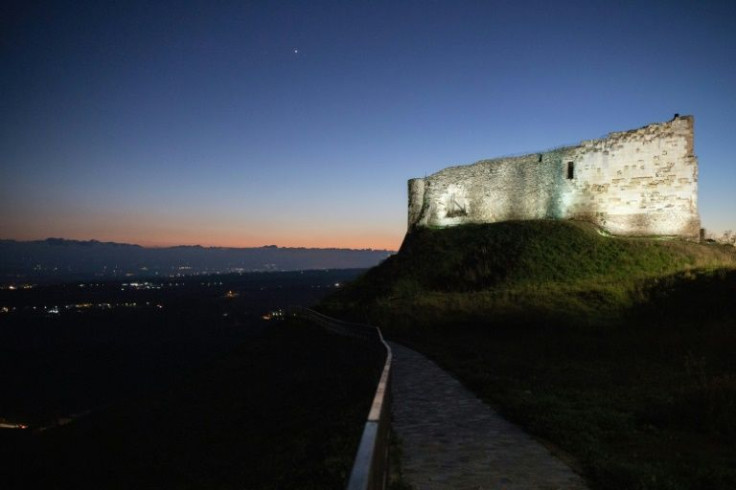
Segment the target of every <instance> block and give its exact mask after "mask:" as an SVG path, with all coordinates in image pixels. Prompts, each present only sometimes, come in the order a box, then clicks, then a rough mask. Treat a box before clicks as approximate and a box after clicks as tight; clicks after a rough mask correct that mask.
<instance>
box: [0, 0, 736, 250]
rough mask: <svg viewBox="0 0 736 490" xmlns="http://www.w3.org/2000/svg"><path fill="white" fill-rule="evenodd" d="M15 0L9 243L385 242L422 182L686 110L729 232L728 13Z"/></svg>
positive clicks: (731, 29)
mask: <svg viewBox="0 0 736 490" xmlns="http://www.w3.org/2000/svg"><path fill="white" fill-rule="evenodd" d="M35 3H36V2H16V5H15V6H11V7H10V8H8V9H7V11H5V12H4V13H3V15H2V16H1V17H2V20H1V21H0V22H2V24H0V63H1V66H2V69H1V77H0V84H1V85H0V87H1V90H0V238H14V239H37V238H46V237H50V236H55V237H63V238H75V239H91V238H94V239H98V240H105V241H108V240H109V241H120V242H129V243H140V244H144V245H174V244H201V245H215V246H260V245H267V244H277V245H280V246H305V247H350V248H389V249H396V248H397V247H398V246H399V245H400V242H401V239H402V238H403V235H404V232H405V230H406V220H407V216H406V214H407V209H406V208H407V195H406V193H407V190H406V182H407V180H408V179H409V178H413V177H422V176H425V175H428V174H431V173H434V172H436V171H438V170H440V169H442V168H444V167H447V166H449V165H457V164H467V163H473V162H475V161H477V160H480V159H485V158H493V157H497V156H503V155H509V154H522V153H529V152H535V151H542V150H546V149H549V148H551V147H555V146H560V145H564V144H576V143H578V142H580V141H581V140H586V139H593V138H599V137H602V136H604V135H605V134H607V133H609V132H611V131H620V130H627V129H633V128H638V127H641V126H644V125H646V124H649V123H652V122H659V121H665V120H668V119H670V118H671V117H672V115H673V114H674V113H676V112H677V113H680V114H693V115H694V116H695V153H696V155H697V156H698V158H699V162H700V182H699V207H700V214H701V218H702V222H703V226H704V227H706V228H707V229H709V230H715V231H722V230H725V229H736V164H735V163H734V160H735V159H734V156H733V155H734V149H733V148H732V146H733V144H734V141H733V140H734V135H736V63H734V56H735V55H736V2H732V1H708V0H704V1H699V2H692V1H664V0H662V1H622V2H604V1H590V0H586V1H569V2H548V1H522V0H509V1H505V0H504V1H491V0H489V1H477V2H475V1H466V2H463V1H450V0H448V1H445V0H436V1H431V0H424V1H399V0H394V1H380V0H379V1H371V2H357V1H356V2H352V1H318V0H315V1H281V2H275V1H274V2H271V1H254V2H242V1H222V2H212V1H201V2H195V1H186V0H184V1H181V2H142V1H135V0H131V1H128V2H107V1H94V2H87V1H79V0H77V1H74V2H71V1H69V2H59V1H56V2H54V1H49V2H43V3H44V4H43V5H36V4H35Z"/></svg>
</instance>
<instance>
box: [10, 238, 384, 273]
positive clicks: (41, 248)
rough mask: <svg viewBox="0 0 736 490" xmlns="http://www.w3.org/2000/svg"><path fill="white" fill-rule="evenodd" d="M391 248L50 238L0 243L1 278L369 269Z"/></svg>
mask: <svg viewBox="0 0 736 490" xmlns="http://www.w3.org/2000/svg"><path fill="white" fill-rule="evenodd" d="M392 253H393V252H392V251H389V250H372V249H365V250H352V249H340V248H282V247H277V246H275V245H269V246H265V247H258V248H222V247H202V246H199V245H195V246H178V247H166V248H146V247H141V246H140V245H131V244H126V243H114V242H99V241H97V240H89V241H79V240H65V239H61V238H48V239H46V240H37V241H26V242H24V241H16V240H0V280H2V281H3V282H6V283H7V282H13V281H16V282H17V281H33V282H52V281H59V280H77V279H83V278H85V279H87V278H100V279H120V278H125V277H152V276H153V277H155V276H160V277H176V276H182V275H195V274H211V273H227V272H241V271H242V272H245V271H248V272H252V271H287V270H307V269H354V268H368V267H373V266H374V265H376V264H378V263H379V262H381V261H382V260H383V259H385V258H386V257H388V256H389V255H391V254H392Z"/></svg>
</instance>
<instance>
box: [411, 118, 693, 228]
mask: <svg viewBox="0 0 736 490" xmlns="http://www.w3.org/2000/svg"><path fill="white" fill-rule="evenodd" d="M693 123H694V119H693V116H680V115H678V114H675V117H674V118H673V119H672V120H670V121H667V122H663V123H655V124H650V125H648V126H644V127H643V128H640V129H633V130H631V131H622V132H616V133H611V134H609V135H608V136H607V137H605V138H602V139H597V140H590V141H583V142H582V143H580V144H579V145H577V146H569V147H564V148H558V149H554V150H550V151H546V152H542V153H532V154H529V155H524V156H517V157H508V158H496V159H493V160H482V161H479V162H477V163H474V164H471V165H461V166H457V167H449V168H446V169H444V170H440V171H439V172H437V173H435V174H433V175H430V176H429V177H425V178H423V179H412V180H410V181H409V231H411V230H412V229H414V228H416V227H435V226H436V227H446V226H454V225H460V224H464V223H493V222H497V221H506V220H519V219H521V220H530V219H576V220H585V221H590V222H593V223H595V224H597V225H599V226H600V227H602V228H603V229H604V230H607V231H608V232H610V233H612V234H615V235H628V236H651V235H659V236H677V237H683V238H688V239H697V238H698V236H699V233H700V218H699V217H698V207H697V191H698V160H697V158H696V157H695V154H694V153H693Z"/></svg>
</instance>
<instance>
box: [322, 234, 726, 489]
mask: <svg viewBox="0 0 736 490" xmlns="http://www.w3.org/2000/svg"><path fill="white" fill-rule="evenodd" d="M514 237H516V239H514ZM446 260H447V261H448V262H449V265H448V263H445V261H446ZM735 265H736V254H735V253H734V250H733V249H732V248H731V249H727V248H723V247H712V246H705V245H698V244H693V243H685V242H675V241H669V242H668V241H654V240H643V239H636V240H631V239H628V240H627V239H616V238H611V237H604V236H600V235H598V234H597V233H596V232H595V231H594V230H593V229H592V228H590V227H587V226H585V225H580V224H574V223H550V222H537V223H534V222H527V223H502V224H498V225H489V226H478V227H462V228H459V229H449V230H424V231H423V233H422V234H420V235H418V236H415V237H412V238H410V239H408V240H407V242H406V243H405V246H404V248H403V249H402V251H401V253H399V254H398V255H397V256H395V257H393V258H391V259H389V260H387V261H386V262H384V263H383V264H382V265H381V266H379V267H377V268H375V269H372V270H371V271H369V273H368V274H366V275H365V276H363V277H362V278H361V279H359V280H358V281H356V282H355V283H354V284H353V285H352V286H351V287H349V288H347V289H345V290H344V291H343V292H341V293H340V294H338V295H336V296H333V297H332V298H329V299H328V300H327V301H325V302H324V303H323V307H324V308H325V309H331V310H332V311H333V312H341V314H343V315H345V316H351V315H352V316H353V317H354V318H356V317H357V318H361V319H363V320H365V319H367V320H368V321H373V322H376V323H378V324H379V325H381V327H382V329H383V331H384V333H386V334H387V335H388V336H389V337H390V338H392V339H394V340H398V341H400V342H404V343H406V344H407V345H409V346H411V347H412V348H415V349H417V350H419V351H421V352H423V353H425V354H427V355H429V356H430V357H432V358H433V359H435V360H436V361H437V362H438V363H439V364H440V365H442V366H443V367H444V368H446V369H448V370H449V371H451V372H453V373H454V374H455V375H456V376H457V377H458V378H459V379H460V380H461V381H462V382H463V383H465V384H466V386H468V387H469V388H470V389H471V390H473V391H474V392H475V393H476V394H478V395H479V396H480V397H481V398H483V399H484V400H486V401H487V402H489V403H490V404H491V405H493V406H494V407H496V408H497V409H498V410H499V411H500V412H501V413H502V414H503V415H504V416H506V417H507V418H509V419H510V420H512V421H514V422H517V423H519V424H520V425H522V426H523V427H524V428H526V429H527V430H529V431H530V432H531V433H532V434H535V435H536V436H538V437H540V438H542V439H544V440H546V441H548V442H550V443H552V444H553V445H554V446H556V448H557V449H558V450H560V451H561V452H562V453H567V455H568V456H569V457H570V458H569V459H570V460H571V461H572V462H573V465H575V466H576V467H577V468H578V469H579V470H580V471H581V472H582V474H583V475H584V476H585V477H586V479H587V480H588V481H589V483H590V485H591V487H592V488H597V489H606V490H622V489H660V490H664V489H667V490H674V489H683V490H684V489H701V488H702V489H723V490H725V489H733V488H736V355H735V354H734V353H736V301H734V300H735V299H736V268H734V266H735ZM336 314H337V313H336Z"/></svg>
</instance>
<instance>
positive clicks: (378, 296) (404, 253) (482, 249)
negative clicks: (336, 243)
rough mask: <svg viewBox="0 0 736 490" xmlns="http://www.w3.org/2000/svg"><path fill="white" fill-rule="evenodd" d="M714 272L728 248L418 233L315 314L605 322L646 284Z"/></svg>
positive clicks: (533, 230)
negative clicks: (532, 317)
mask: <svg viewBox="0 0 736 490" xmlns="http://www.w3.org/2000/svg"><path fill="white" fill-rule="evenodd" d="M723 268H725V269H729V268H736V249H734V248H733V247H727V246H718V245H701V244H698V243H692V242H687V241H681V240H657V239H641V238H621V237H611V236H605V235H603V234H601V233H600V231H599V229H598V228H596V227H594V226H592V225H590V224H587V223H580V222H569V221H568V222H561V221H511V222H503V223H493V224H484V225H466V226H459V227H455V228H446V229H419V230H417V231H415V232H412V233H410V234H408V235H407V237H406V239H405V241H404V243H403V245H402V247H401V250H400V251H399V253H398V254H396V255H394V256H392V257H389V258H388V259H387V260H385V261H384V262H382V263H381V264H380V265H379V266H377V267H374V268H373V269H370V270H369V271H368V272H367V273H366V274H364V275H363V276H362V277H360V278H359V279H358V280H357V281H355V282H354V283H352V284H351V285H349V286H348V287H346V288H345V289H344V290H343V291H341V292H340V293H339V294H337V295H335V296H333V297H332V298H330V299H329V300H328V301H326V302H325V303H324V307H326V308H328V309H330V310H331V311H333V312H336V313H337V312H339V313H340V314H342V315H347V316H351V317H361V319H366V318H365V317H366V316H368V317H369V319H371V320H373V321H383V322H385V321H386V318H385V315H389V316H391V313H392V312H395V311H397V308H401V309H403V310H404V313H403V314H402V315H400V317H402V318H410V317H412V315H407V314H405V313H406V312H407V311H414V313H416V315H419V318H420V319H422V320H423V321H425V320H426V321H427V322H429V323H433V322H434V320H435V319H438V316H437V310H438V309H439V310H443V311H445V312H447V313H448V314H450V313H451V314H452V315H458V316H461V317H468V316H473V312H475V313H477V314H478V315H480V316H483V317H486V316H487V315H488V313H489V310H492V311H493V315H494V316H498V315H503V314H504V312H506V313H509V315H511V316H514V315H516V314H517V313H521V312H523V313H524V314H523V315H522V320H524V321H527V320H528V317H529V315H534V314H537V313H538V315H537V316H538V317H540V318H541V319H545V318H546V319H547V320H549V317H550V315H551V316H553V317H558V316H560V315H562V316H563V317H564V318H565V319H568V320H570V319H571V316H573V317H575V318H577V320H586V321H587V320H590V316H591V315H593V316H596V317H598V318H599V319H600V320H605V318H606V317H607V315H609V314H614V315H615V314H617V312H619V313H620V309H621V307H623V306H626V307H628V306H632V305H633V304H635V303H637V302H646V300H647V297H648V294H649V293H650V292H651V289H652V287H653V286H655V285H656V286H657V287H665V286H666V284H670V283H672V282H673V281H677V280H678V278H679V277H681V276H682V274H685V275H687V276H692V275H693V274H695V275H700V274H702V273H704V272H707V271H713V270H716V269H723ZM509 315H506V316H507V317H509ZM415 319H416V318H415ZM509 319H510V317H509ZM396 320H400V319H396ZM389 323H393V322H391V321H389Z"/></svg>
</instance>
